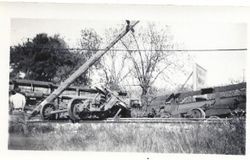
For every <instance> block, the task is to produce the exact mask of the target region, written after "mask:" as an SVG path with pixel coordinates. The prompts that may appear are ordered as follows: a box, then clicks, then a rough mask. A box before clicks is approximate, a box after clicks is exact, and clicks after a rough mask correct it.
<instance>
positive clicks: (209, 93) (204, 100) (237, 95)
mask: <svg viewBox="0 0 250 160" xmlns="http://www.w3.org/2000/svg"><path fill="white" fill-rule="evenodd" d="M126 22H127V26H126V29H125V30H123V31H122V33H120V34H119V35H118V36H117V37H116V38H115V40H114V41H112V42H111V43H110V44H109V45H108V46H107V47H106V48H105V49H104V50H103V51H102V52H97V53H96V54H95V55H93V56H92V57H91V58H90V59H89V60H87V61H86V62H85V63H84V64H83V65H82V66H81V67H80V68H79V69H78V70H76V71H75V72H74V73H73V74H72V75H71V76H69V78H68V79H66V80H65V81H64V82H63V83H62V84H61V85H59V86H58V85H55V84H53V83H50V82H42V81H32V80H18V79H16V80H10V86H12V88H13V87H14V88H15V87H19V88H21V89H22V92H23V93H24V94H25V96H26V99H27V105H26V107H25V109H26V110H28V112H30V113H29V119H32V118H35V117H36V118H37V117H39V118H40V119H42V120H60V119H70V120H72V121H73V122H77V121H80V120H95V119H99V120H100V119H107V118H117V117H120V118H130V117H132V116H131V110H133V109H136V110H138V108H140V107H141V105H140V102H139V100H138V99H128V98H124V96H125V95H126V93H122V92H114V91H111V90H109V89H107V88H97V87H96V88H95V89H91V88H81V87H74V86H70V85H71V84H72V83H73V82H74V80H76V79H77V78H78V77H79V76H80V75H82V74H83V73H84V72H85V71H86V70H88V68H89V67H91V66H92V65H93V64H94V63H95V62H96V61H98V60H99V59H100V58H101V57H102V56H103V55H104V54H105V53H106V52H107V51H109V50H110V48H112V47H113V46H114V45H115V44H116V43H117V42H118V41H119V40H120V39H121V38H122V37H124V36H125V35H126V34H127V33H128V32H129V31H134V29H133V28H134V26H136V24H138V23H139V21H135V22H133V23H131V24H130V21H126ZM39 88H40V91H39ZM45 90H49V91H48V92H47V93H46V92H45ZM67 92H74V94H73V95H72V94H67ZM82 93H84V94H82ZM204 95H206V97H204ZM148 108H149V109H150V112H148V113H147V114H146V115H144V116H145V117H150V118H155V117H161V118H171V117H178V118H209V117H231V116H240V117H242V116H245V112H246V83H239V84H234V85H228V86H221V87H213V88H204V89H201V90H197V91H189V92H180V93H173V94H170V95H163V96H158V97H156V98H154V99H153V100H152V102H151V104H150V106H148ZM133 118H136V117H133Z"/></svg>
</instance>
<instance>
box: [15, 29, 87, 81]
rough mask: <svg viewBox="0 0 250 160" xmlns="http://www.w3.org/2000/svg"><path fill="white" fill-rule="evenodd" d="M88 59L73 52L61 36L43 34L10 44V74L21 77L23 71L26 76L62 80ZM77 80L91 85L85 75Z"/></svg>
mask: <svg viewBox="0 0 250 160" xmlns="http://www.w3.org/2000/svg"><path fill="white" fill-rule="evenodd" d="M85 60H86V59H85V58H84V57H83V56H81V55H80V54H77V53H74V52H71V51H70V50H69V49H68V46H67V44H66V43H65V41H64V40H63V39H62V38H61V37H60V36H59V35H54V36H52V37H51V36H48V35H47V34H46V33H40V34H37V35H36V36H35V37H34V38H33V39H32V40H29V39H28V40H27V41H26V42H24V43H23V44H18V45H17V46H12V47H10V67H11V69H12V72H11V73H10V77H11V78H18V75H19V74H20V73H21V72H23V73H24V75H25V76H24V79H31V80H40V81H52V82H55V83H59V82H61V81H63V80H65V79H66V78H67V77H68V76H69V75H70V74H71V73H72V72H73V71H74V69H75V68H76V67H77V66H80V64H81V63H82V62H84V61H85ZM77 82H78V83H84V84H87V82H88V79H87V77H86V75H83V76H81V77H80V78H79V79H78V80H77Z"/></svg>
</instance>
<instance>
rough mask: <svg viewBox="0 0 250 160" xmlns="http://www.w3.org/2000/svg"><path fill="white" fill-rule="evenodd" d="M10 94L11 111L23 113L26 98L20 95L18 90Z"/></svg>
mask: <svg viewBox="0 0 250 160" xmlns="http://www.w3.org/2000/svg"><path fill="white" fill-rule="evenodd" d="M11 94H12V95H11V96H10V108H11V110H16V111H23V110H24V107H25V104H26V98H25V96H24V95H23V94H21V93H20V88H16V89H15V90H13V91H12V92H11Z"/></svg>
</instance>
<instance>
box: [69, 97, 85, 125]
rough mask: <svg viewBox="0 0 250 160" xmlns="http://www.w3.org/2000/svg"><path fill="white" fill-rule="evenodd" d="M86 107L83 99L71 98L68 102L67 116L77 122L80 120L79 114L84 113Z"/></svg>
mask: <svg viewBox="0 0 250 160" xmlns="http://www.w3.org/2000/svg"><path fill="white" fill-rule="evenodd" d="M88 111H89V110H87V108H86V107H84V100H81V99H72V100H71V101H70V102H69V104H68V114H69V118H70V119H71V120H72V121H74V122H77V121H79V120H81V117H80V115H82V114H84V113H83V112H88Z"/></svg>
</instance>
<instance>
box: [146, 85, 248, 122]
mask: <svg viewBox="0 0 250 160" xmlns="http://www.w3.org/2000/svg"><path fill="white" fill-rule="evenodd" d="M150 108H151V113H150V114H149V117H167V118H169V117H180V118H209V117H223V118H224V117H232V116H245V114H246V83H239V84H233V85H227V86H220V87H213V88H203V89H201V90H197V91H189V92H182V93H181V92H180V93H173V94H170V95H163V96H158V97H156V98H155V99H154V100H153V101H152V103H151V105H150Z"/></svg>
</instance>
